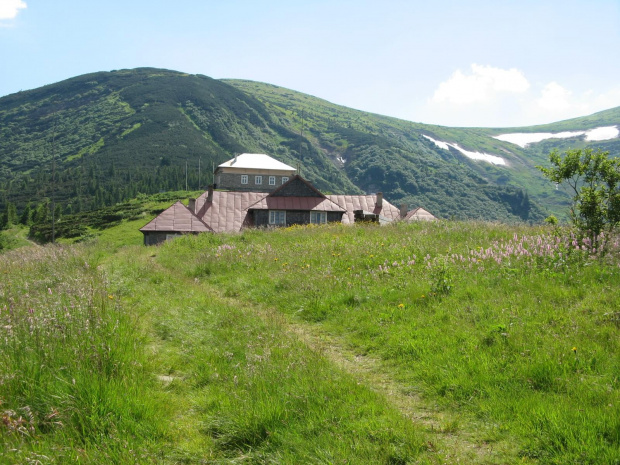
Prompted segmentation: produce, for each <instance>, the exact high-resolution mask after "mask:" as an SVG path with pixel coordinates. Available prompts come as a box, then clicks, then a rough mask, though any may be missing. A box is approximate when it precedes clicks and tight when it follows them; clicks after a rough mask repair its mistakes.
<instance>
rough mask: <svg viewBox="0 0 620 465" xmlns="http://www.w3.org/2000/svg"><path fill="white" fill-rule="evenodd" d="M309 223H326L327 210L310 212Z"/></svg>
mask: <svg viewBox="0 0 620 465" xmlns="http://www.w3.org/2000/svg"><path fill="white" fill-rule="evenodd" d="M310 223H312V224H321V223H327V212H310Z"/></svg>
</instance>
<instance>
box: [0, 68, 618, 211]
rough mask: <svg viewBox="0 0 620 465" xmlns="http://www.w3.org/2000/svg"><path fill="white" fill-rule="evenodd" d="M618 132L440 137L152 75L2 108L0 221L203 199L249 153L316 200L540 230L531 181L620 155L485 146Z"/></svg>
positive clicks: (23, 97) (291, 96)
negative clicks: (555, 168) (183, 195)
mask: <svg viewBox="0 0 620 465" xmlns="http://www.w3.org/2000/svg"><path fill="white" fill-rule="evenodd" d="M619 123H620V109H614V110H609V111H608V112H602V113H598V114H596V115H592V116H590V117H585V118H578V119H574V120H569V121H564V122H560V123H556V124H554V125H546V126H539V127H529V128H508V129H503V130H500V129H489V128H448V127H442V126H433V125H424V124H417V123H411V122H408V121H403V120H399V119H396V118H390V117H386V116H380V115H375V114H370V113H366V112H362V111H357V110H353V109H349V108H345V107H342V106H338V105H334V104H331V103H329V102H326V101H324V100H321V99H318V98H315V97H312V96H309V95H305V94H302V93H299V92H295V91H292V90H289V89H284V88H280V87H276V86H273V85H269V84H263V83H257V82H250V81H240V80H214V79H211V78H209V77H206V76H202V75H189V74H184V73H179V72H175V71H168V70H161V69H153V68H139V69H134V70H120V71H112V72H100V73H93V74H88V75H84V76H79V77H75V78H72V79H68V80H66V81H63V82H60V83H56V84H51V85H48V86H45V87H41V88H39V89H34V90H30V91H25V92H19V93H17V94H12V95H9V96H6V97H3V98H0V140H1V141H2V142H1V143H0V211H4V210H5V209H6V206H7V205H8V204H9V203H10V204H13V205H16V206H17V210H18V214H21V212H23V209H24V208H25V207H26V206H27V205H28V204H29V203H33V204H41V203H45V202H52V201H53V202H54V203H56V204H57V205H59V207H58V209H59V212H58V213H62V212H78V211H82V210H88V209H93V208H98V207H101V206H105V205H112V204H114V203H116V202H119V201H121V200H124V199H127V198H133V197H135V196H136V195H137V194H138V193H156V192H162V191H168V190H178V189H185V188H186V187H187V188H188V189H192V190H193V189H199V188H204V187H205V186H206V185H207V184H208V183H210V182H211V173H212V168H213V166H217V165H218V164H220V163H222V162H223V161H225V160H227V159H229V158H232V157H233V156H234V154H235V153H242V152H260V153H268V154H270V155H272V156H274V157H276V158H278V159H280V160H282V161H283V162H285V163H288V164H290V165H292V166H297V167H299V170H300V172H301V174H302V176H304V177H305V178H307V179H309V180H311V181H312V182H313V183H314V184H315V185H316V186H317V187H318V188H319V189H321V190H322V191H324V192H334V193H336V192H342V193H361V192H376V191H383V192H384V193H385V195H386V198H388V199H389V200H390V201H391V202H392V203H395V204H400V203H401V202H406V203H408V204H409V206H410V207H416V206H424V207H425V208H426V209H428V210H430V211H431V212H433V213H434V214H436V215H438V216H441V217H444V218H449V217H456V218H482V219H487V220H499V221H540V220H541V219H543V218H544V217H545V216H547V215H548V214H549V213H556V214H558V213H561V212H562V210H563V209H564V207H565V205H566V203H567V200H568V197H567V195H566V194H565V193H564V192H562V191H561V190H560V191H556V190H555V188H554V186H552V185H549V183H548V182H547V181H546V180H544V179H543V178H542V176H541V175H540V173H539V172H538V170H536V169H535V165H537V164H542V163H545V162H546V156H547V153H548V151H549V150H550V149H551V148H552V147H556V146H557V147H560V148H562V147H564V146H565V145H566V144H572V146H575V145H576V144H581V145H583V144H586V143H588V144H593V145H595V146H600V147H602V148H608V149H611V150H613V151H614V152H615V153H617V152H618V144H619V142H618V139H617V138H616V139H615V140H612V141H606V142H591V143H590V142H586V141H584V140H583V136H576V137H574V138H572V139H562V140H557V139H549V140H546V141H543V142H540V143H537V144H532V145H531V146H528V147H526V148H522V147H520V146H518V145H515V144H514V143H510V142H506V141H501V140H498V139H495V138H493V136H496V135H499V134H504V133H514V132H541V131H546V132H556V131H568V130H577V129H584V130H585V129H591V128H596V127H599V126H610V125H617V124H619ZM434 141H435V142H434ZM441 143H449V144H451V145H445V144H444V145H442V144H441ZM438 144H439V145H438ZM442 147H443V148H442ZM464 151H465V152H467V153H469V155H470V156H471V154H472V153H473V152H479V153H483V154H489V155H493V156H494V157H496V158H494V159H491V158H489V157H487V159H491V160H495V162H500V161H501V163H503V164H493V163H489V162H488V161H481V160H474V159H471V158H469V157H468V156H467V154H466V153H464ZM485 156H486V155H485ZM485 156H483V158H484V157H485Z"/></svg>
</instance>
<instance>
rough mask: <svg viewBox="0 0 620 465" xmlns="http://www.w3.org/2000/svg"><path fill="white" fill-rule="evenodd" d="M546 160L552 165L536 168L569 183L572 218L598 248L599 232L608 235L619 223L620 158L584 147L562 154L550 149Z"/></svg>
mask: <svg viewBox="0 0 620 465" xmlns="http://www.w3.org/2000/svg"><path fill="white" fill-rule="evenodd" d="M549 161H550V162H551V165H552V166H551V168H544V167H542V166H537V168H538V169H539V170H541V171H542V173H543V175H544V176H545V177H546V178H548V179H549V180H550V181H553V182H555V183H556V184H566V185H568V187H569V189H570V191H571V193H572V194H573V205H571V209H570V216H571V220H572V222H573V224H574V225H575V226H576V227H577V228H578V229H579V230H580V231H581V232H582V233H583V234H585V235H587V236H588V237H589V238H590V240H591V242H592V245H593V246H594V247H598V246H599V241H600V237H601V233H605V236H609V233H611V232H612V231H613V230H614V229H616V228H617V227H618V225H619V224H620V159H619V158H618V157H614V158H609V152H602V151H601V150H597V151H596V152H594V151H593V150H592V149H589V148H587V149H571V150H567V151H566V154H565V155H564V157H562V156H561V155H560V153H559V152H558V151H557V150H553V151H552V152H551V153H550V154H549ZM603 245H604V243H603Z"/></svg>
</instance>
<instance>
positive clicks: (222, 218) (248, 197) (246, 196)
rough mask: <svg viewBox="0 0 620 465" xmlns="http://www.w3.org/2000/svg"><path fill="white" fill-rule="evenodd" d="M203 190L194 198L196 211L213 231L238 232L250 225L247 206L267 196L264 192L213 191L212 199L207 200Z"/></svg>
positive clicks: (206, 194)
mask: <svg viewBox="0 0 620 465" xmlns="http://www.w3.org/2000/svg"><path fill="white" fill-rule="evenodd" d="M207 196H208V193H207V192H205V193H204V194H202V195H201V196H200V197H198V198H197V199H196V212H197V215H198V216H199V217H200V218H202V220H203V221H204V222H205V223H206V224H208V225H209V226H211V228H213V230H214V231H215V232H238V231H240V230H241V228H242V227H246V226H251V225H252V224H251V222H252V218H251V215H248V207H249V206H250V205H252V204H254V203H256V202H258V201H260V200H261V199H262V198H264V197H266V196H267V193H266V192H227V191H214V192H213V200H212V201H211V202H208V201H207Z"/></svg>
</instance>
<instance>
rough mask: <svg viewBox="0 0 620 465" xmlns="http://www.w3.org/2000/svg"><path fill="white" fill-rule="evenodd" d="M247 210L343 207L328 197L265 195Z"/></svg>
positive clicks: (337, 208) (330, 208) (341, 209)
mask: <svg viewBox="0 0 620 465" xmlns="http://www.w3.org/2000/svg"><path fill="white" fill-rule="evenodd" d="M248 209H249V210H315V211H326V212H342V213H344V212H345V208H343V207H342V206H340V205H338V204H337V203H334V202H333V201H332V200H330V199H323V198H320V197H296V196H290V197H271V196H267V197H265V198H262V199H260V200H259V201H258V202H256V203H254V204H253V205H251V206H250V207H249V208H248Z"/></svg>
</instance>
